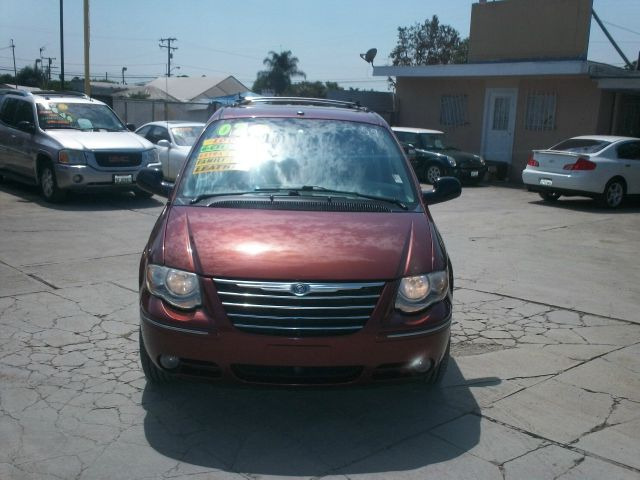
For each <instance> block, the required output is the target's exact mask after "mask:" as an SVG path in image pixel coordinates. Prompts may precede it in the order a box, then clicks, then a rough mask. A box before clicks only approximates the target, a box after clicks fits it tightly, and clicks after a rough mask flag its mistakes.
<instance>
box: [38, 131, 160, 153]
mask: <svg viewBox="0 0 640 480" xmlns="http://www.w3.org/2000/svg"><path fill="white" fill-rule="evenodd" d="M46 132H47V135H49V136H50V137H51V138H53V139H55V140H56V141H58V142H59V143H60V144H61V145H62V147H63V148H69V149H73V150H141V149H144V150H146V149H149V148H153V144H152V143H151V142H149V141H148V140H146V139H144V138H142V137H141V136H139V135H136V134H135V133H133V132H129V131H127V130H124V131H122V132H83V131H81V130H69V129H67V130H47V131H46Z"/></svg>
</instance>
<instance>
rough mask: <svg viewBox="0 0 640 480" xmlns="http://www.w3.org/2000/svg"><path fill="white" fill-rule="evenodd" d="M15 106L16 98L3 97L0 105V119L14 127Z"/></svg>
mask: <svg viewBox="0 0 640 480" xmlns="http://www.w3.org/2000/svg"><path fill="white" fill-rule="evenodd" d="M17 106H18V99H16V98H5V100H4V102H3V103H2V105H1V106H0V120H1V121H2V122H3V123H5V124H7V125H9V126H11V127H15V126H16V123H15V113H16V107H17Z"/></svg>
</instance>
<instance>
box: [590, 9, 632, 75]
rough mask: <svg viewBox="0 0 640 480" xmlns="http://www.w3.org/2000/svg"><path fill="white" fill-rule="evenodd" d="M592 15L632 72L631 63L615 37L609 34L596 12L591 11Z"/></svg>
mask: <svg viewBox="0 0 640 480" xmlns="http://www.w3.org/2000/svg"><path fill="white" fill-rule="evenodd" d="M591 15H593V18H594V19H595V21H596V22H597V23H598V25H599V26H600V28H601V29H602V31H603V32H604V34H605V36H606V37H607V38H608V39H609V41H610V42H611V45H613V48H615V49H616V52H618V55H620V56H621V57H622V59H623V60H624V63H625V64H626V65H627V68H628V69H629V70H631V68H632V65H631V62H630V61H629V59H628V58H627V56H626V55H625V54H624V52H623V51H622V50H621V49H620V47H619V46H618V44H617V43H616V41H615V40H614V39H613V37H612V36H611V34H610V33H609V30H607V28H606V27H605V26H604V23H602V20H600V17H599V16H598V14H597V13H596V11H595V10H593V9H592V10H591Z"/></svg>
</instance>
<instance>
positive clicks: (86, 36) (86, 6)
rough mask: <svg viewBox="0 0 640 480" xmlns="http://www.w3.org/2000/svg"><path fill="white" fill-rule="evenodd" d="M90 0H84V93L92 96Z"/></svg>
mask: <svg viewBox="0 0 640 480" xmlns="http://www.w3.org/2000/svg"><path fill="white" fill-rule="evenodd" d="M89 75H90V73H89V0H84V93H85V94H86V95H87V96H89V97H90V96H91V79H90V78H89Z"/></svg>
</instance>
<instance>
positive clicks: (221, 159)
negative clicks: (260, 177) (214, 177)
mask: <svg viewBox="0 0 640 480" xmlns="http://www.w3.org/2000/svg"><path fill="white" fill-rule="evenodd" d="M202 155H214V156H212V157H206V158H201V157H202ZM229 170H241V171H247V170H249V168H248V167H247V166H245V165H243V164H241V163H238V161H237V160H236V159H235V158H234V157H230V156H228V155H226V156H223V155H220V152H209V153H204V154H202V153H201V154H200V155H198V160H197V161H196V164H195V166H194V168H193V174H194V175H198V174H200V173H212V172H225V171H229Z"/></svg>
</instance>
